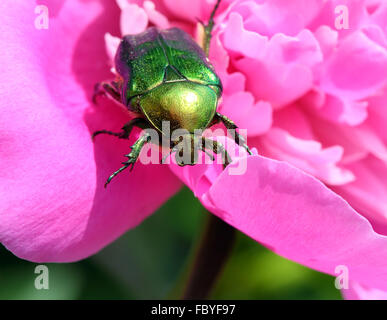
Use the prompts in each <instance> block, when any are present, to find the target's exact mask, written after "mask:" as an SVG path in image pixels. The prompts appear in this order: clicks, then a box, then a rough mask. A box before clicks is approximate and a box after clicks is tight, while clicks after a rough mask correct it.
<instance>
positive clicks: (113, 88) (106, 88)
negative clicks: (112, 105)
mask: <svg viewBox="0 0 387 320" xmlns="http://www.w3.org/2000/svg"><path fill="white" fill-rule="evenodd" d="M104 95H105V96H106V95H109V96H110V97H111V98H113V99H114V100H116V101H118V102H120V103H121V94H120V91H119V84H118V82H116V81H112V82H111V83H109V82H98V83H96V84H95V86H94V94H93V98H92V100H93V103H94V104H96V103H97V97H99V96H104Z"/></svg>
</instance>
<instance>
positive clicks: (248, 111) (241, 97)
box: [219, 91, 273, 136]
mask: <svg viewBox="0 0 387 320" xmlns="http://www.w3.org/2000/svg"><path fill="white" fill-rule="evenodd" d="M219 112H221V113H222V114H224V115H226V116H227V117H229V118H230V119H232V120H233V121H234V122H235V124H237V126H238V127H239V128H241V129H246V130H247V134H248V135H249V136H256V135H260V134H263V133H265V132H267V131H268V130H269V129H270V127H271V124H272V112H273V111H272V107H271V105H270V103H268V102H265V101H258V102H257V103H255V101H254V97H253V95H252V94H251V93H250V92H246V91H240V92H238V93H235V94H233V95H230V96H227V95H225V96H224V97H223V103H222V105H221V106H220V107H219Z"/></svg>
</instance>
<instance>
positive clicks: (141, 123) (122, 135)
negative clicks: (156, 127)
mask: <svg viewBox="0 0 387 320" xmlns="http://www.w3.org/2000/svg"><path fill="white" fill-rule="evenodd" d="M134 127H138V128H141V129H146V128H148V127H149V125H148V123H147V122H146V121H145V119H143V118H135V119H132V120H130V121H129V122H128V123H127V124H125V125H124V126H123V127H122V131H121V132H112V131H108V130H98V131H95V132H94V133H93V135H92V136H91V137H92V139H94V138H95V137H96V136H97V135H99V134H109V135H111V136H115V137H118V138H119V139H129V136H130V133H131V132H132V130H133V128H134Z"/></svg>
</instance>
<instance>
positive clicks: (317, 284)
mask: <svg viewBox="0 0 387 320" xmlns="http://www.w3.org/2000/svg"><path fill="white" fill-rule="evenodd" d="M204 220H205V215H204V214H203V211H202V207H201V205H200V203H199V202H198V200H197V199H196V198H195V197H194V196H193V195H192V193H191V191H190V190H188V189H187V188H184V189H182V190H181V191H180V192H179V193H178V194H177V195H176V196H175V197H173V198H172V199H170V200H169V201H168V202H167V203H165V204H164V205H163V206H162V207H161V208H160V209H159V210H158V211H157V212H156V213H155V214H153V215H152V216H151V217H150V218H148V219H147V220H146V221H145V222H143V223H142V224H141V225H140V226H139V227H137V228H136V229H134V230H131V231H129V232H127V233H126V234H125V235H123V236H122V237H121V238H120V239H118V240H117V241H115V242H114V243H112V244H110V245H109V246H108V247H106V248H105V249H103V250H102V251H100V252H99V253H98V254H96V255H94V256H92V257H90V258H88V259H85V260H83V261H80V262H76V263H69V264H45V265H47V266H48V269H49V286H50V288H49V290H44V289H43V290H36V289H35V286H34V281H35V277H36V276H37V274H35V273H34V270H35V267H36V266H37V265H38V264H36V263H31V262H27V261H24V260H20V259H18V258H17V257H15V256H14V255H12V253H10V252H9V251H7V250H6V249H5V248H4V247H2V246H0V261H1V264H0V288H1V289H0V299H166V298H177V296H176V292H177V291H178V290H177V288H178V287H179V282H180V284H181V280H182V279H183V278H184V277H183V274H184V270H186V267H187V260H188V258H189V256H190V255H192V246H193V243H194V242H195V241H196V240H197V238H198V235H199V234H200V230H201V228H202V227H203V224H204ZM211 298H213V299H341V294H340V292H339V291H338V290H337V289H336V288H335V286H334V278H333V277H331V276H328V275H325V274H322V273H319V272H316V271H314V270H311V269H308V268H306V267H303V266H300V265H298V264H296V263H294V262H291V261H289V260H286V259H284V258H281V257H279V256H277V255H275V254H274V253H272V252H271V251H269V250H267V249H265V248H263V247H262V246H261V245H259V244H258V243H256V242H255V241H253V240H251V239H250V238H248V237H246V236H245V235H243V234H241V233H239V234H238V240H237V243H236V246H235V248H234V250H233V253H232V256H231V258H230V260H229V261H228V263H227V265H226V267H225V269H224V272H223V274H222V276H221V278H220V281H219V282H218V284H217V286H216V288H215V289H214V292H213V294H212V296H211Z"/></svg>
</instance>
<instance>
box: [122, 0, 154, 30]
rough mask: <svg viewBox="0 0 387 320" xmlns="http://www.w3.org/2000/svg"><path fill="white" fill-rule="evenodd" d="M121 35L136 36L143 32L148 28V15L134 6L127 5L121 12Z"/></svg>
mask: <svg viewBox="0 0 387 320" xmlns="http://www.w3.org/2000/svg"><path fill="white" fill-rule="evenodd" d="M120 25H121V34H122V35H126V34H136V33H140V32H143V31H145V29H146V27H147V26H148V15H147V13H146V12H145V10H144V9H143V8H141V7H139V6H138V5H136V4H128V5H127V6H125V8H124V9H122V11H121V18H120Z"/></svg>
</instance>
